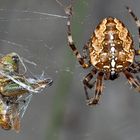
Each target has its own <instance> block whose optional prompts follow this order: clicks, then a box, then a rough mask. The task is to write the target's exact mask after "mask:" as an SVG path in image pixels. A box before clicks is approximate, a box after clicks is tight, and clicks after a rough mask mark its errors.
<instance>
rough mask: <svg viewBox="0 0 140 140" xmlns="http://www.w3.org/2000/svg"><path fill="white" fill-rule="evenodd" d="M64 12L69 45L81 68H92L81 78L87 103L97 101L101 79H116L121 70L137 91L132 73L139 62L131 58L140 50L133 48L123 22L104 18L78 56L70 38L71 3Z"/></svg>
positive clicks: (138, 88) (139, 23) (139, 87)
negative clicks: (66, 19) (91, 95)
mask: <svg viewBox="0 0 140 140" xmlns="http://www.w3.org/2000/svg"><path fill="white" fill-rule="evenodd" d="M126 8H127V10H128V11H129V13H130V14H131V16H132V17H133V18H134V20H135V21H136V25H137V27H138V29H139V35H140V21H139V20H138V19H137V17H136V16H135V15H134V13H133V12H132V10H131V9H130V8H128V7H126ZM66 14H67V15H68V21H67V27H68V44H69V46H70V48H71V49H72V50H73V53H74V54H75V55H76V57H77V59H78V61H79V63H80V65H81V66H82V67H83V68H89V67H92V70H91V72H90V73H89V74H88V75H87V76H86V77H85V78H84V80H83V84H84V89H85V94H86V98H87V101H88V105H96V104H98V102H99V99H100V96H101V93H102V90H103V82H102V81H103V79H104V80H115V79H116V78H118V76H119V73H120V72H122V73H124V75H125V76H126V78H127V79H128V82H129V83H130V84H131V85H132V86H133V87H134V88H135V89H136V90H137V91H140V83H139V81H138V79H137V78H134V77H133V75H132V73H138V72H139V71H140V63H139V62H136V61H134V60H135V59H134V57H135V56H136V55H140V50H136V49H134V45H133V39H132V37H131V35H130V33H129V31H128V29H127V28H126V27H125V25H124V24H123V23H122V22H121V21H120V20H118V19H116V18H113V17H108V18H105V19H103V20H102V21H101V22H100V24H99V25H98V26H97V27H96V29H95V31H94V33H93V34H92V36H91V38H90V39H89V41H88V43H87V44H85V45H84V47H83V55H81V54H80V53H79V52H78V50H77V48H76V46H75V44H74V42H73V39H72V34H71V26H70V18H71V15H72V7H71V6H70V7H68V8H67V9H66ZM139 42H140V39H139ZM87 62H88V63H87ZM96 74H97V78H96V81H95V82H92V83H91V80H92V78H93V76H94V75H96ZM94 85H95V95H94V96H93V97H89V95H88V92H87V89H88V88H89V89H92V88H93V87H94Z"/></svg>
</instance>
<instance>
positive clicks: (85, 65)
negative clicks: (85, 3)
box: [65, 6, 90, 68]
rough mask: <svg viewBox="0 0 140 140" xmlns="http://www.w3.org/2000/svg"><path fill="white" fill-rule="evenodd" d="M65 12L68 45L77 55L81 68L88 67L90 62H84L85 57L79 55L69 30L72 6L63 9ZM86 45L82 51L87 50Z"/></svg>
mask: <svg viewBox="0 0 140 140" xmlns="http://www.w3.org/2000/svg"><path fill="white" fill-rule="evenodd" d="M65 12H66V14H67V15H68V20H67V33H68V45H69V47H70V48H71V49H72V51H73V53H74V55H75V56H76V57H77V59H78V62H79V64H80V65H81V66H82V67H83V68H88V67H90V63H86V62H85V57H84V56H81V54H80V53H79V52H78V50H77V48H76V46H75V43H74V41H73V38H72V31H71V16H72V6H69V7H67V8H66V10H65ZM87 48H88V46H87V45H85V46H84V49H83V53H85V51H86V50H87Z"/></svg>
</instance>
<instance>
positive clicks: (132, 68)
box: [127, 62, 140, 74]
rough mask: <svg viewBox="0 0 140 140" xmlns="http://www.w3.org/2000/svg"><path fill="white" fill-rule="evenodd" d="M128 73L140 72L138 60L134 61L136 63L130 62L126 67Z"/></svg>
mask: <svg viewBox="0 0 140 140" xmlns="http://www.w3.org/2000/svg"><path fill="white" fill-rule="evenodd" d="M127 70H128V71H129V72H130V73H134V74H136V73H138V72H140V62H136V64H132V65H131V66H130V67H129V68H128V69H127Z"/></svg>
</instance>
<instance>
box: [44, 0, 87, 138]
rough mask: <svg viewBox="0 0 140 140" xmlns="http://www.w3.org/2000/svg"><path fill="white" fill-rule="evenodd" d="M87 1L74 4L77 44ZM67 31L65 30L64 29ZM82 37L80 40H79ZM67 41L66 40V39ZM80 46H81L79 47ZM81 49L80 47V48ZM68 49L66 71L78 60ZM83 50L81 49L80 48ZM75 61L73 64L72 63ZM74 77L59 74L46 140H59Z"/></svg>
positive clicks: (72, 67)
mask: <svg viewBox="0 0 140 140" xmlns="http://www.w3.org/2000/svg"><path fill="white" fill-rule="evenodd" d="M84 2H85V0H78V1H76V3H74V6H75V7H74V13H75V14H76V15H78V18H77V19H76V18H73V20H72V21H73V22H72V23H73V24H72V31H73V37H74V40H75V41H76V42H78V40H80V38H81V34H82V31H83V30H82V26H80V25H81V23H79V21H82V20H83V19H84V17H85V15H86V9H87V6H86V5H85V4H84ZM75 14H74V15H75ZM64 29H65V28H64ZM79 37H80V38H79ZM65 39H66V38H65ZM78 46H79V45H78ZM79 47H80V46H79ZM66 49H67V51H68V53H67V55H66V56H65V59H64V64H63V67H62V69H65V68H66V66H69V67H70V69H74V68H75V62H76V58H75V59H74V57H73V55H72V51H71V50H70V49H69V47H68V46H66ZM78 49H81V48H78ZM72 60H73V62H72ZM72 80H73V77H72V75H71V74H70V73H68V72H60V73H59V80H58V84H57V88H56V92H57V94H56V96H55V97H54V100H53V108H52V109H53V111H52V115H51V116H52V117H51V121H50V126H48V129H47V135H46V140H59V132H60V130H61V127H62V125H63V116H64V113H65V109H66V108H65V104H66V103H67V95H68V93H69V90H70V87H71V84H72Z"/></svg>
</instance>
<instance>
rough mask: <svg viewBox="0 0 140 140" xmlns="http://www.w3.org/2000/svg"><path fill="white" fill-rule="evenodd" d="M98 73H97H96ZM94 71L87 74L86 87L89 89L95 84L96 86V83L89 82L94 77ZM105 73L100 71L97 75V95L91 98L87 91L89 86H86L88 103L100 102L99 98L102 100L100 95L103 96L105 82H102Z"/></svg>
mask: <svg viewBox="0 0 140 140" xmlns="http://www.w3.org/2000/svg"><path fill="white" fill-rule="evenodd" d="M95 74H96V73H95ZM91 75H92V73H89V74H88V75H87V76H86V78H85V79H86V80H85V81H86V83H85V87H88V88H89V89H91V88H92V87H93V86H94V83H93V84H89V81H90V80H91V79H92V78H93V75H92V76H91ZM103 75H104V74H103V73H102V72H99V73H98V76H97V80H96V82H95V83H96V85H95V95H94V97H91V98H89V96H88V93H87V88H85V89H86V90H85V93H86V95H87V100H88V105H96V104H98V103H99V100H100V97H101V94H102V90H103V83H102V80H103Z"/></svg>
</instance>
